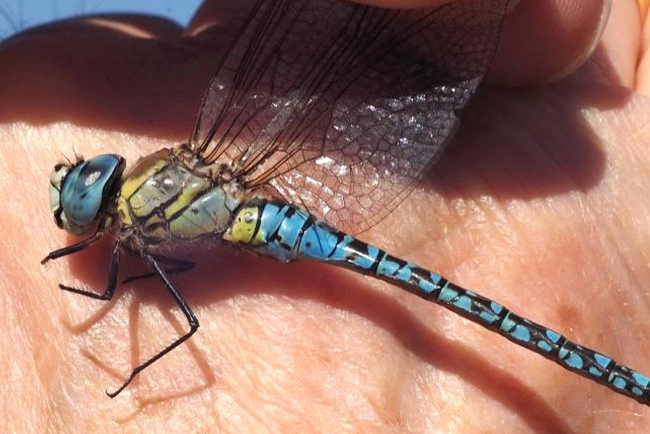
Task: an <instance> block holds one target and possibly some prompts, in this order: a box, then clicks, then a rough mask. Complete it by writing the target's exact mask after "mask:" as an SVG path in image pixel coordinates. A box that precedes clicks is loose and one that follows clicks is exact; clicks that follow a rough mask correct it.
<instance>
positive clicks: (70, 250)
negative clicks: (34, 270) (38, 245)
mask: <svg viewBox="0 0 650 434" xmlns="http://www.w3.org/2000/svg"><path fill="white" fill-rule="evenodd" d="M103 236H104V231H97V232H95V233H94V234H93V235H92V236H91V237H88V238H86V239H85V240H82V241H79V242H78V243H76V244H72V245H70V246H65V247H63V248H61V249H57V250H55V251H53V252H50V253H48V254H47V256H46V257H44V258H43V259H42V260H41V265H43V264H45V263H46V262H48V261H51V260H54V259H58V258H61V257H63V256H67V255H72V254H74V253H77V252H80V251H82V250H84V249H86V248H87V247H88V246H90V245H91V244H93V243H95V242H97V241H99V239H100V238H101V237H103Z"/></svg>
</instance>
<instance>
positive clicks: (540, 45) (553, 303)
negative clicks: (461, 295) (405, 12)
mask: <svg viewBox="0 0 650 434" xmlns="http://www.w3.org/2000/svg"><path fill="white" fill-rule="evenodd" d="M422 1H424V0H422ZM422 1H420V3H422ZM535 3H536V2H534V1H527V0H522V1H521V3H520V4H519V5H518V6H517V8H515V9H514V10H513V11H512V13H511V14H510V16H509V17H508V18H507V20H506V24H505V28H504V30H503V41H502V45H501V51H500V52H499V53H498V55H497V57H496V59H495V63H494V65H493V67H492V69H491V73H490V76H489V83H492V84H498V85H500V87H495V86H486V89H485V90H484V91H482V92H481V93H480V94H479V95H478V96H477V98H476V100H475V102H474V104H472V107H471V109H470V110H469V112H468V113H467V116H466V119H465V120H464V122H463V125H462V127H461V129H460V131H459V132H458V134H457V136H456V138H455V140H454V141H453V143H451V145H450V146H449V149H448V150H447V152H446V153H445V154H444V155H443V157H442V159H441V161H440V162H439V163H438V164H437V165H436V166H435V168H434V170H432V171H431V173H430V174H428V175H427V176H426V177H425V179H424V180H423V181H422V182H421V183H420V184H419V185H418V186H417V187H416V188H415V190H414V192H413V193H412V194H411V195H410V196H409V197H408V198H407V199H406V200H405V201H404V202H403V203H402V204H401V206H400V207H399V208H398V209H396V210H395V211H394V212H393V213H392V214H390V215H389V217H387V218H386V219H385V220H384V221H382V222H381V223H380V224H379V225H377V226H376V227H374V228H372V229H371V230H370V231H368V232H366V233H364V234H362V239H363V240H365V241H368V242H372V243H374V244H376V245H378V246H380V247H382V248H384V249H385V250H387V251H389V252H391V253H393V254H395V255H397V256H400V257H403V258H405V259H409V260H412V261H414V262H416V263H418V264H420V265H422V266H424V267H426V268H428V269H431V270H434V271H436V272H440V273H441V274H443V275H444V276H446V277H447V278H448V279H450V280H452V281H454V282H456V283H458V284H460V285H462V286H464V287H467V288H472V289H475V290H477V291H478V292H480V293H482V294H484V295H486V296H488V297H490V298H493V299H495V300H496V301H499V302H501V303H502V304H505V305H506V306H507V307H509V308H511V309H512V310H513V311H515V312H516V313H519V314H522V315H524V316H526V317H528V318H531V319H532V320H534V321H536V322H538V323H541V324H544V325H546V326H548V327H551V328H553V329H554V330H556V331H559V332H561V333H564V334H565V335H567V336H568V337H569V338H571V339H572V340H575V341H577V342H580V343H582V344H584V345H586V346H589V347H591V348H594V349H596V350H599V351H602V352H604V353H605V354H608V355H610V356H612V357H614V358H615V359H616V360H617V361H619V362H621V363H623V364H625V365H628V366H631V367H633V368H635V369H638V370H639V371H641V372H645V373H647V374H650V358H648V357H647V354H648V352H649V350H650V315H649V313H650V312H648V311H649V310H650V299H649V297H650V296H649V295H648V286H649V285H650V269H649V268H648V264H649V263H650V247H649V246H650V242H649V241H650V240H649V235H648V232H649V231H648V227H649V222H650V204H649V203H648V202H649V201H648V200H647V198H648V191H649V189H650V187H648V182H647V180H648V177H649V176H650V150H649V147H648V145H647V144H648V143H650V129H649V128H648V126H647V124H648V116H649V115H650V106H649V105H648V100H647V98H646V97H645V96H643V95H640V94H647V93H648V88H647V86H648V84H647V83H648V79H647V77H646V75H647V66H646V63H647V61H646V60H645V57H644V55H645V53H643V52H641V51H640V50H641V43H642V40H643V38H644V33H643V31H644V29H643V27H642V26H643V23H642V21H641V18H640V16H639V12H638V11H639V8H638V5H637V4H636V3H635V2H633V1H626V0H621V1H618V2H616V5H615V6H616V9H615V10H613V11H612V14H611V19H610V22H609V24H608V27H607V28H606V29H605V32H604V33H603V36H602V41H601V43H600V45H598V47H597V49H596V51H595V53H594V54H593V55H591V56H590V57H589V59H588V61H587V63H586V64H585V65H583V66H581V67H580V68H578V69H577V70H575V71H574V69H575V68H576V67H577V65H578V64H579V63H581V62H579V61H578V60H579V59H582V60H584V59H585V57H586V53H591V50H590V49H589V47H590V46H591V45H592V44H593V43H594V39H595V38H596V33H597V32H595V31H594V29H595V28H596V27H597V25H596V23H597V22H598V20H599V19H600V12H599V11H600V9H601V8H602V5H601V4H600V3H599V2H596V1H594V0H584V1H583V2H581V3H580V2H577V1H573V2H570V3H571V7H568V6H567V5H562V2H560V1H559V0H558V1H557V3H558V4H555V3H553V2H548V3H545V4H544V5H539V4H535ZM539 3H542V2H539ZM383 4H384V5H388V4H389V0H384V1H383ZM393 4H396V3H393ZM580 5H581V6H582V8H580ZM544 11H546V12H545V13H543V12H544ZM576 11H580V13H576ZM231 13H233V12H232V9H228V8H227V6H225V7H224V6H223V5H217V4H207V5H204V6H203V7H202V9H201V12H200V13H199V14H198V15H197V16H196V17H195V19H194V20H193V22H192V24H191V25H190V27H189V28H188V29H186V30H185V32H186V33H187V34H188V35H196V36H194V37H187V38H185V39H181V38H180V36H181V31H182V30H181V29H178V28H177V27H175V26H174V25H172V24H170V23H169V22H166V21H163V20H158V19H154V18H151V17H135V16H114V17H110V18H108V17H107V18H105V19H104V20H103V21H97V20H95V21H88V20H83V19H79V20H72V21H67V22H63V23H59V24H57V25H54V24H53V25H50V26H46V27H43V28H40V29H38V30H37V31H34V32H28V33H26V34H24V35H23V36H18V37H16V38H14V39H12V40H10V41H7V42H5V43H4V44H1V45H0V146H2V150H3V152H2V154H1V155H0V167H1V168H2V170H0V183H1V187H2V188H0V195H2V196H1V197H2V199H3V200H2V202H1V203H2V204H3V205H4V207H3V210H4V212H3V213H2V220H1V221H2V224H3V229H4V230H3V237H2V243H1V244H0V246H1V247H0V254H1V255H2V256H1V260H2V267H1V269H0V276H1V277H2V278H1V279H0V284H1V285H2V290H1V291H0V302H1V305H2V306H3V308H2V309H0V324H2V333H0V340H1V343H0V366H2V369H0V384H3V385H4V386H5V387H4V388H3V392H4V393H2V394H0V400H1V401H0V402H2V406H1V408H2V410H3V418H2V419H0V429H1V431H2V432H66V433H76V432H79V433H88V432H100V433H101V432H140V431H142V432H236V433H241V432H255V433H263V432H273V433H277V432H284V433H286V432H301V433H305V432H309V433H310V432H337V433H338V432H417V433H420V432H422V433H423V432H444V433H464V432H467V433H492V432H499V433H647V432H649V431H650V409H648V408H647V407H644V406H642V405H640V404H638V403H636V402H634V401H632V400H630V399H627V398H624V397H622V396H620V395H617V394H616V393H614V392H612V391H610V390H608V389H607V388H605V387H602V386H600V385H597V384H595V383H592V382H590V381H588V380H586V379H584V378H582V377H579V376H576V375H574V374H572V373H570V372H568V371H565V370H563V369H562V368H560V367H558V366H556V365H555V364H553V363H551V362H549V361H547V360H546V359H544V358H542V357H540V356H537V355H535V354H532V353H530V352H528V351H526V350H523V349H521V348H518V347H517V346H515V345H514V344H511V343H509V342H508V341H506V340H505V339H503V338H501V337H500V336H498V335H496V334H493V333H490V332H488V331H486V330H484V329H482V328H481V327H479V326H477V325H475V324H472V323H470V322H468V321H466V320H464V319H462V318H460V317H458V316H456V315H454V314H452V313H450V312H447V311H445V310H444V309H442V308H440V307H438V306H436V305H434V304H432V303H428V302H426V301H423V300H421V299H419V298H417V297H414V296H412V295H410V294H408V293H405V292H404V291H402V290H400V289H398V288H395V287H393V286H390V285H388V284H386V283H382V282H379V281H376V280H374V279H371V278H367V277H363V276H360V275H357V274H355V273H352V272H349V271H346V270H339V269H335V268H333V267H327V266H325V265H321V264H314V263H304V262H303V263H295V264H290V265H280V264H278V263H276V262H274V261H273V260H270V259H266V258H258V257H254V256H252V255H249V254H247V253H245V252H238V251H235V250H216V249H214V250H209V251H208V250H201V251H199V252H189V253H188V252H184V251H183V252H180V254H179V255H178V256H183V257H188V258H190V259H192V260H194V261H195V262H196V264H197V265H196V269H195V270H193V271H191V272H187V273H184V274H183V275H178V276H174V278H173V279H174V282H175V283H176V284H177V286H178V287H179V288H180V289H181V291H182V293H183V295H184V296H185V298H186V299H187V301H188V302H189V303H190V305H191V306H192V307H193V309H194V311H195V313H196V315H197V317H198V319H199V321H200V323H201V327H200V328H199V331H198V332H197V333H196V334H195V335H194V336H193V337H192V339H191V340H190V341H189V342H188V343H187V344H184V345H183V346H181V347H180V348H179V349H176V350H175V351H173V352H172V353H171V354H169V355H167V356H165V357H164V358H163V359H162V360H160V361H159V362H156V363H155V364H154V365H152V366H151V367H150V368H148V369H147V370H146V371H145V372H144V373H143V374H141V375H140V376H139V378H138V379H137V380H136V381H135V382H134V383H133V384H132V385H130V386H129V387H128V388H127V389H126V390H125V391H124V392H123V393H122V394H121V395H119V396H118V397H117V398H115V399H109V398H108V397H107V396H106V395H105V394H104V391H105V390H106V389H109V390H111V389H114V388H116V387H118V386H119V385H120V384H121V382H122V381H123V380H124V378H125V377H126V376H127V375H128V373H129V372H130V370H131V369H132V368H133V367H134V366H136V365H137V364H138V362H141V361H142V360H144V359H146V358H147V357H148V356H150V355H152V354H154V353H156V352H157V351H159V350H160V349H161V348H163V347H164V346H165V345H166V344H167V343H169V342H170V341H171V340H173V339H174V337H175V336H177V335H178V334H179V333H182V332H183V330H185V327H186V323H185V320H184V318H183V317H182V315H181V313H180V312H179V310H178V309H177V307H176V306H175V304H174V303H173V301H172V300H171V298H170V297H169V295H168V294H167V292H166V291H165V290H164V288H163V287H162V285H160V284H158V283H157V282H155V281H153V280H145V281H139V282H134V283H132V284H129V285H125V286H124V287H118V290H117V293H116V296H115V298H114V301H111V302H107V303H102V302H99V301H95V300H91V299H88V298H84V297H79V296H75V295H73V294H70V293H66V292H63V291H61V290H59V289H58V287H57V285H58V284H59V283H60V282H64V283H66V284H71V285H77V286H84V287H90V288H96V289H98V290H100V289H101V288H103V286H104V285H105V279H106V272H107V266H108V255H109V253H110V242H109V241H108V240H105V241H104V242H102V243H100V245H98V246H93V248H91V249H88V250H87V251H84V252H82V253H79V254H77V255H73V256H71V257H66V258H63V259H60V260H57V261H54V262H52V263H51V264H50V265H48V266H47V267H43V266H41V265H40V264H39V261H40V260H41V259H42V258H43V257H44V256H45V255H46V254H47V253H48V252H49V251H51V250H54V249H56V248H60V247H62V246H65V245H67V244H71V243H73V242H75V241H77V240H78V239H76V238H74V237H72V236H69V235H66V234H65V233H63V232H62V231H59V230H57V228H56V227H55V226H54V224H53V223H52V218H51V216H50V213H49V209H48V206H47V203H48V198H47V184H48V176H49V173H50V171H51V169H52V166H53V164H54V163H55V162H57V161H62V160H63V155H67V156H68V157H72V154H73V152H76V153H80V154H83V155H84V156H86V157H90V156H92V155H94V154H97V153H106V152H119V153H120V154H122V155H124V156H125V157H126V158H127V161H129V162H133V161H135V160H136V159H137V157H138V156H141V155H145V154H147V153H150V152H152V151H154V150H157V149H159V148H160V147H163V146H172V145H173V144H175V143H177V142H180V141H182V140H186V138H187V137H188V136H189V131H190V129H191V128H192V126H193V116H194V115H195V114H196V110H197V108H198V103H199V101H200V98H201V94H202V92H203V90H204V88H205V86H206V84H207V82H208V79H209V77H210V75H211V73H212V71H213V70H214V64H215V58H216V57H217V56H216V55H215V54H214V53H215V52H218V51H219V49H220V48H219V47H220V45H219V42H218V41H217V42H215V41H214V37H215V34H216V32H214V31H210V32H204V33H200V32H199V31H198V30H199V29H203V28H205V26H207V25H208V24H210V23H212V24H215V23H222V24H216V25H219V26H220V29H222V30H224V31H228V30H229V28H228V24H227V22H228V19H227V18H228V17H229V16H230V15H229V14H231ZM541 16H543V17H545V22H544V23H543V24H544V25H540V22H539V17H541ZM230 30H231V31H232V29H230ZM646 33H647V31H646ZM646 45H647V44H646ZM560 77H565V78H563V79H562V80H559V81H557V80H558V79H559V78H560ZM551 81H554V83H553V84H540V83H548V82H551ZM504 85H509V87H503V86H504ZM185 253H187V254H185ZM123 263H124V264H123V266H122V269H121V272H122V274H121V276H123V277H127V276H129V275H132V274H134V273H138V272H141V271H142V270H143V267H142V265H139V264H138V261H137V259H125V260H124V261H123Z"/></svg>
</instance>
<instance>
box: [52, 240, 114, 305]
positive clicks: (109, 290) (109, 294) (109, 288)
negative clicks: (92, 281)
mask: <svg viewBox="0 0 650 434" xmlns="http://www.w3.org/2000/svg"><path fill="white" fill-rule="evenodd" d="M121 251H122V249H121V247H120V242H119V241H116V242H115V245H114V246H113V253H112V254H111V264H110V266H109V268H108V282H107V283H106V289H105V290H104V292H103V293H101V294H97V293H96V292H93V291H87V290H85V289H78V288H73V287H71V286H66V285H63V284H59V288H61V289H63V290H64V291H69V292H72V293H75V294H79V295H83V296H86V297H90V298H94V299H97V300H110V299H111V298H113V294H114V293H115V287H116V286H117V271H118V265H119V263H120V252H121Z"/></svg>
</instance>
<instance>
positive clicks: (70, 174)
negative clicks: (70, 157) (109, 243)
mask: <svg viewBox="0 0 650 434" xmlns="http://www.w3.org/2000/svg"><path fill="white" fill-rule="evenodd" d="M124 165H125V162H124V158H122V157H121V156H119V155H116V154H106V155H99V156H97V157H93V158H91V159H90V160H87V161H84V160H79V161H78V162H77V163H75V164H73V165H68V164H57V165H55V166H54V170H52V174H51V175H50V209H51V210H52V213H53V214H54V221H55V222H56V224H57V226H58V227H59V228H61V229H65V230H66V231H67V232H69V233H71V234H74V235H84V234H86V233H88V232H90V231H91V230H93V229H94V228H95V227H96V225H97V223H98V222H99V220H100V219H101V218H102V217H105V216H106V215H108V210H107V207H108V205H109V203H114V201H115V199H116V195H117V191H118V188H119V184H120V183H119V180H120V179H121V177H122V172H123V171H124Z"/></svg>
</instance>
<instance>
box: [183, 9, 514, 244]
mask: <svg viewBox="0 0 650 434" xmlns="http://www.w3.org/2000/svg"><path fill="white" fill-rule="evenodd" d="M506 3H507V0H471V1H462V2H458V3H454V4H448V5H445V6H442V7H440V8H437V9H435V10H431V9H427V10H402V11H398V10H388V9H379V8H374V7H369V6H362V5H358V4H354V3H349V2H342V1H337V0H318V1H307V0H280V1H278V0H276V1H268V2H267V1H264V2H260V3H258V4H257V5H256V7H255V9H254V10H253V12H252V13H251V15H250V17H249V19H248V20H247V24H246V25H245V26H244V27H243V30H242V32H241V34H240V37H239V38H238V39H237V41H236V42H235V44H234V45H233V47H232V49H231V51H230V54H229V55H228V56H226V58H225V59H224V61H223V63H222V65H221V67H220V68H219V70H218V72H217V74H216V75H215V77H214V78H213V80H212V82H211V84H210V88H209V89H208V91H207V93H206V95H205V98H204V103H203V107H202V110H201V114H200V116H199V119H198V121H197V127H196V130H195V134H194V135H193V140H192V146H193V147H194V149H195V150H196V152H197V153H198V154H199V155H200V156H201V157H202V158H203V159H204V160H205V161H206V162H214V161H222V162H230V161H233V162H235V167H237V168H238V170H239V173H240V175H241V179H242V181H243V182H244V184H245V185H246V186H247V187H249V188H255V187H258V186H262V185H267V184H268V185H271V186H272V187H274V189H275V190H276V191H278V192H279V193H280V194H281V195H282V196H284V197H285V198H286V199H287V200H288V201H289V202H291V203H297V204H299V205H302V206H303V207H305V208H307V209H308V210H309V211H310V212H312V213H314V214H315V215H317V216H319V217H321V218H324V219H326V220H327V221H329V222H330V223H332V224H334V225H335V226H337V227H339V228H341V229H344V230H349V231H352V232H359V231H362V230H364V229H367V228H368V227H370V226H372V225H373V224H376V223H377V222H378V221H380V220H381V219H382V218H383V217H385V216H386V215H387V214H388V213H389V212H391V211H392V210H393V209H394V208H395V207H396V206H397V205H398V204H399V202H400V201H401V200H402V199H403V197H404V196H405V195H406V194H408V192H409V191H410V188H409V187H410V186H412V184H413V183H414V182H416V181H417V180H418V179H420V178H421V177H422V175H423V174H424V173H425V172H426V171H427V169H428V168H429V167H430V166H431V165H432V164H433V162H435V160H436V158H437V157H438V155H439V154H440V152H441V151H442V149H443V147H444V145H445V144H446V143H447V142H448V140H449V138H450V137H451V135H452V134H453V132H454V130H455V129H456V127H457V125H458V120H459V112H460V111H462V109H463V108H464V107H465V106H466V104H467V102H468V101H469V100H470V98H471V97H472V95H473V93H474V92H475V90H476V88H477V86H478V84H479V82H480V81H481V79H482V77H483V76H484V74H485V72H486V70H487V68H488V66H489V63H490V60H491V58H492V55H493V53H494V51H495V49H496V43H497V39H498V34H499V29H500V24H501V20H502V18H503V14H504V9H505V5H506Z"/></svg>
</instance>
